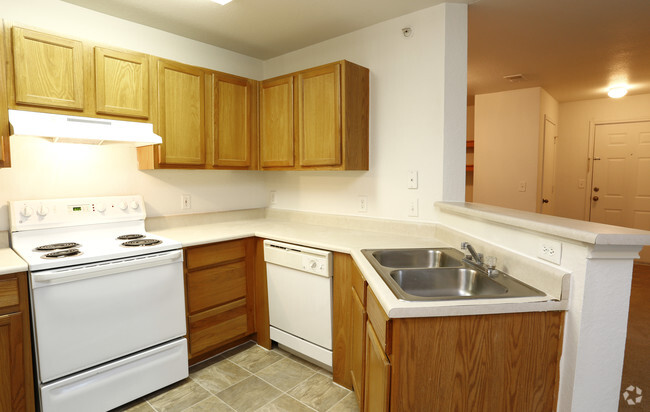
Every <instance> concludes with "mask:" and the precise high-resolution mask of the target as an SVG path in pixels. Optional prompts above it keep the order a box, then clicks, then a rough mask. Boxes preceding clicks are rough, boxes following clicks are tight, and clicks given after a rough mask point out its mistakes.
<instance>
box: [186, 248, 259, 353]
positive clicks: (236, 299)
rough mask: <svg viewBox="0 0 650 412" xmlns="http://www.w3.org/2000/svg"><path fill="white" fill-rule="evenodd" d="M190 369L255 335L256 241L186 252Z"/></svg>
mask: <svg viewBox="0 0 650 412" xmlns="http://www.w3.org/2000/svg"><path fill="white" fill-rule="evenodd" d="M185 296H186V302H185V305H186V313H187V335H188V343H189V358H190V364H192V363H195V362H198V361H200V360H203V359H205V358H208V357H210V356H212V355H213V354H216V353H217V352H219V351H220V350H221V349H222V348H223V347H224V345H227V344H228V343H231V342H234V341H237V340H238V339H242V338H246V337H247V336H249V335H251V334H253V333H254V332H255V315H254V308H255V239H253V238H248V239H239V240H232V241H228V242H221V243H212V244H208V245H201V246H194V247H189V248H186V249H185Z"/></svg>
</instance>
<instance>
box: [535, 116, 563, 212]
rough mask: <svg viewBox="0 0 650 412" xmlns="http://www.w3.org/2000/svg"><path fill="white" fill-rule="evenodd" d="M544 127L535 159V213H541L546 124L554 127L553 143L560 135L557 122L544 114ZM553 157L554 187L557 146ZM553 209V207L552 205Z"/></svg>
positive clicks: (557, 140)
mask: <svg viewBox="0 0 650 412" xmlns="http://www.w3.org/2000/svg"><path fill="white" fill-rule="evenodd" d="M543 122H544V126H542V135H541V137H540V142H539V156H538V159H537V176H538V179H537V180H538V181H537V199H536V201H535V212H536V213H542V207H543V203H542V198H543V197H544V158H545V156H546V153H545V150H544V149H545V148H546V144H545V139H546V122H549V123H551V124H552V125H553V126H555V136H553V139H554V140H555V143H556V144H557V142H559V140H560V133H559V130H558V129H559V127H558V122H556V121H555V120H553V118H551V117H550V116H549V115H547V114H544V120H543ZM553 156H554V157H555V159H554V162H553V185H555V183H556V182H555V180H556V176H557V174H556V173H555V172H556V171H557V146H555V153H554V154H553ZM553 202H555V192H554V193H553ZM553 206H554V207H555V205H553Z"/></svg>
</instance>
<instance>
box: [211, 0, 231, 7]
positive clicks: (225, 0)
mask: <svg viewBox="0 0 650 412" xmlns="http://www.w3.org/2000/svg"><path fill="white" fill-rule="evenodd" d="M212 1H213V2H215V3H219V4H221V5H222V6H223V5H225V4H228V3H230V2H231V1H232V0H212Z"/></svg>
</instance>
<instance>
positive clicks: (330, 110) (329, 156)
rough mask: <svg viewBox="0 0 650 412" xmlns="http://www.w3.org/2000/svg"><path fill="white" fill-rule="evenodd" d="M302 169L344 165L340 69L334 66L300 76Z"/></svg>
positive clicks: (336, 65)
mask: <svg viewBox="0 0 650 412" xmlns="http://www.w3.org/2000/svg"><path fill="white" fill-rule="evenodd" d="M298 125H299V126H298V128H299V132H298V135H299V146H300V165H301V166H336V165H340V164H341V66H340V64H338V63H336V64H332V65H329V66H325V67H320V68H317V69H314V70H307V71H305V72H302V73H300V75H299V76H298Z"/></svg>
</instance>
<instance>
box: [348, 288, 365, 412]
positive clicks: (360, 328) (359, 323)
mask: <svg viewBox="0 0 650 412" xmlns="http://www.w3.org/2000/svg"><path fill="white" fill-rule="evenodd" d="M351 294H352V313H351V318H352V325H351V326H352V336H351V337H350V351H351V353H350V358H351V359H350V367H351V370H350V374H351V375H352V387H353V389H354V393H355V395H356V397H357V401H358V402H359V409H360V410H363V397H364V367H365V363H366V356H365V355H366V352H365V349H364V348H365V346H364V345H365V336H366V322H367V320H368V316H367V314H366V310H365V308H364V305H363V302H362V301H361V299H360V298H359V296H358V295H357V293H356V292H355V290H354V289H352V292H351Z"/></svg>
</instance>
